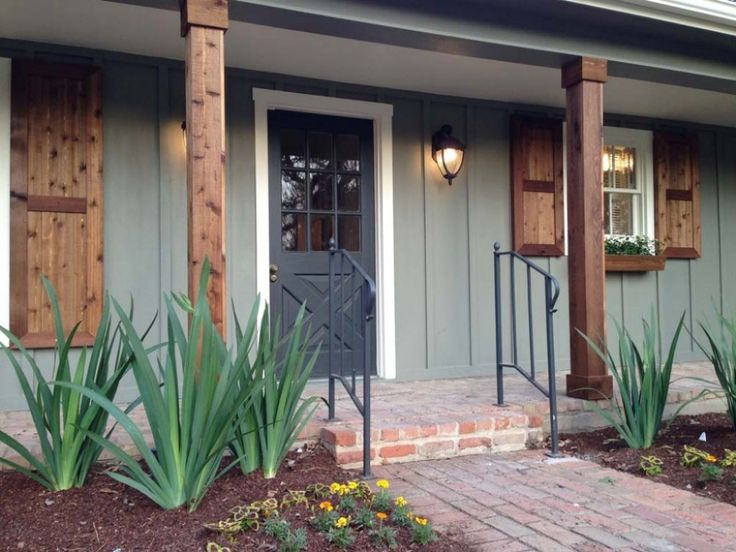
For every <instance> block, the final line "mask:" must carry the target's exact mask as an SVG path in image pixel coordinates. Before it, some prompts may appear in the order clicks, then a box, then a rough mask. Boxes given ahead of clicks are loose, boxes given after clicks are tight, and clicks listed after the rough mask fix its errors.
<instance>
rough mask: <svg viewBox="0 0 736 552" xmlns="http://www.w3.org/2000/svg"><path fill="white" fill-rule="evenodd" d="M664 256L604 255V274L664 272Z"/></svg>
mask: <svg viewBox="0 0 736 552" xmlns="http://www.w3.org/2000/svg"><path fill="white" fill-rule="evenodd" d="M665 260H666V257H665V256H664V255H606V272H650V271H655V270H664V263H665Z"/></svg>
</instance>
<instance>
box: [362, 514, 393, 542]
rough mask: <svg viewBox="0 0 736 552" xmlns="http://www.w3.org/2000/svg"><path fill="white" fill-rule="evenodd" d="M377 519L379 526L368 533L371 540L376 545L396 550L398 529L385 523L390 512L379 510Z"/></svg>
mask: <svg viewBox="0 0 736 552" xmlns="http://www.w3.org/2000/svg"><path fill="white" fill-rule="evenodd" d="M376 519H377V520H378V524H377V526H376V527H375V528H374V529H372V530H371V531H369V533H368V534H369V535H370V537H371V540H372V541H373V543H374V544H375V545H376V546H386V547H387V548H388V549H389V550H395V549H396V548H397V546H398V544H397V543H396V529H394V528H393V527H390V526H388V525H385V524H384V522H385V521H386V520H387V519H388V514H387V513H386V512H378V513H377V514H376Z"/></svg>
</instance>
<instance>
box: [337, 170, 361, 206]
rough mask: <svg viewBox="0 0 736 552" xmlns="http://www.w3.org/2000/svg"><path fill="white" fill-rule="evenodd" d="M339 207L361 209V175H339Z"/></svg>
mask: <svg viewBox="0 0 736 552" xmlns="http://www.w3.org/2000/svg"><path fill="white" fill-rule="evenodd" d="M337 208H338V209H339V210H340V211H360V177H359V176H350V175H347V174H341V175H339V176H338V177H337Z"/></svg>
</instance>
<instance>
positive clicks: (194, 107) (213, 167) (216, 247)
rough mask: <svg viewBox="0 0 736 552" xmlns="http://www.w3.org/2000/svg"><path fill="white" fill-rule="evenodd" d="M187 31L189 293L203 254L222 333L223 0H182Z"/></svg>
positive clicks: (195, 288)
mask: <svg viewBox="0 0 736 552" xmlns="http://www.w3.org/2000/svg"><path fill="white" fill-rule="evenodd" d="M181 9H182V12H181V13H182V34H183V35H184V36H185V37H186V77H185V79H186V132H187V140H186V143H187V196H188V212H189V233H188V264H189V295H190V297H191V298H192V300H196V297H197V291H198V287H199V278H200V274H201V270H202V264H203V263H204V260H205V258H209V261H210V264H211V275H210V281H209V287H208V290H207V297H208V299H209V303H210V308H211V310H212V319H213V321H214V323H215V325H216V326H217V328H218V329H219V330H220V332H221V334H222V336H223V337H225V319H226V312H227V308H226V304H227V303H226V302H227V298H226V285H225V58H224V55H225V52H224V39H225V36H224V35H225V30H226V28H227V21H228V5H227V1H226V0H184V1H183V2H182V8H181Z"/></svg>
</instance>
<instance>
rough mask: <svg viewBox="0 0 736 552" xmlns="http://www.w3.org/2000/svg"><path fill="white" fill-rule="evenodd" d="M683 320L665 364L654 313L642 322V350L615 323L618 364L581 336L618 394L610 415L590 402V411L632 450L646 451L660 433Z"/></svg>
mask: <svg viewBox="0 0 736 552" xmlns="http://www.w3.org/2000/svg"><path fill="white" fill-rule="evenodd" d="M684 318H685V314H684V313H683V314H682V316H681V317H680V321H679V322H678V324H677V327H676V329H675V334H674V336H673V337H672V341H671V342H670V345H669V349H668V352H667V356H666V357H665V358H664V361H662V352H661V337H660V335H659V331H658V327H657V323H656V322H655V319H654V313H653V312H652V315H651V320H650V321H649V322H647V321H646V320H643V321H642V322H643V326H644V342H643V345H642V347H641V349H640V348H639V347H637V345H636V343H634V340H633V338H632V337H631V335H630V334H629V332H628V331H626V330H625V329H624V328H623V327H622V326H621V325H620V324H619V323H618V322H615V324H616V332H617V334H618V362H617V361H616V360H615V359H614V357H613V355H612V354H611V353H610V351H608V350H607V349H606V352H603V350H602V348H601V347H599V346H598V345H597V344H596V343H595V342H594V341H593V340H592V339H590V338H589V337H588V336H586V335H583V334H581V335H582V336H583V338H584V339H585V340H586V341H587V343H588V345H589V346H590V347H591V348H592V349H593V350H594V351H595V352H596V354H597V355H598V356H599V357H600V358H601V359H603V361H604V362H605V363H606V365H607V366H608V369H609V371H610V372H611V374H612V375H613V379H614V381H615V382H616V387H617V389H618V393H619V395H620V396H619V397H617V398H614V400H612V401H611V410H610V412H609V411H607V410H604V409H602V408H601V407H600V406H599V405H598V404H596V403H593V408H594V409H595V411H596V412H597V413H598V414H599V415H600V416H601V417H602V418H603V419H605V420H606V421H607V422H608V423H610V424H611V425H612V426H613V427H614V428H615V429H616V431H617V432H618V434H619V436H620V437H621V438H622V439H623V440H624V441H625V442H626V444H627V445H628V446H629V447H630V448H632V449H641V448H649V447H650V446H652V443H653V442H654V439H655V437H656V436H657V433H658V432H659V428H660V425H661V424H662V414H663V413H664V407H665V405H666V404H667V393H668V392H669V388H670V377H671V375H672V365H673V363H674V359H675V349H676V348H677V341H678V339H679V337H680V332H681V331H682V327H683V321H684ZM604 348H605V347H604ZM696 398H699V396H698V397H696ZM687 404H689V402H687V403H685V404H684V405H682V406H681V407H680V409H678V411H677V412H676V413H675V415H677V413H679V411H680V410H681V409H682V408H684V407H685V406H686V405H687Z"/></svg>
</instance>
